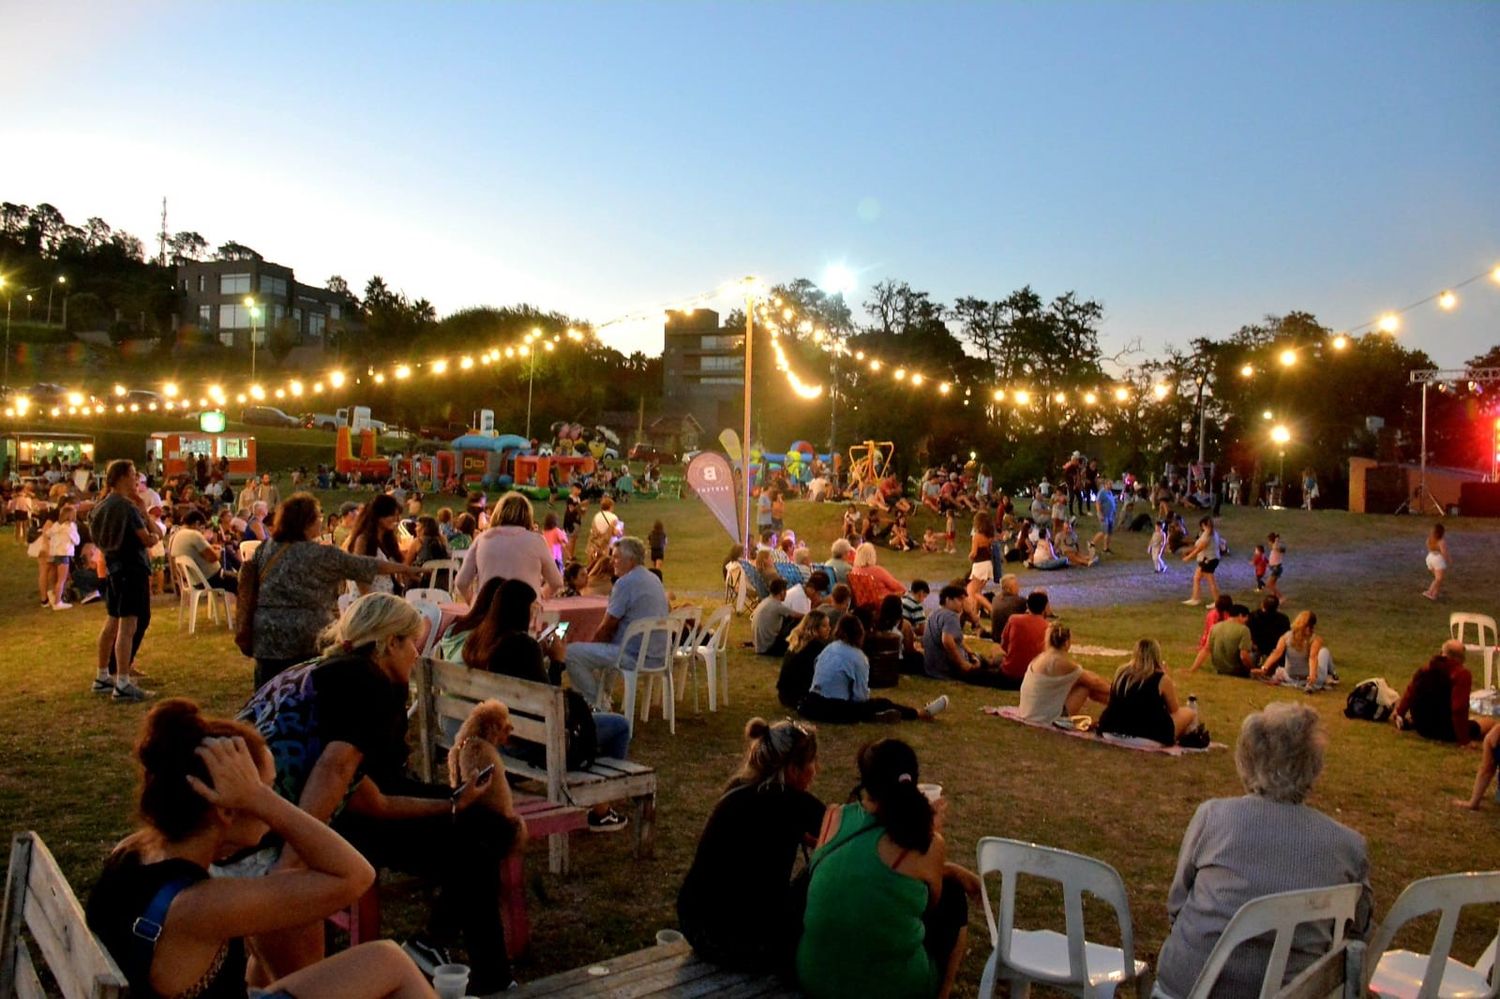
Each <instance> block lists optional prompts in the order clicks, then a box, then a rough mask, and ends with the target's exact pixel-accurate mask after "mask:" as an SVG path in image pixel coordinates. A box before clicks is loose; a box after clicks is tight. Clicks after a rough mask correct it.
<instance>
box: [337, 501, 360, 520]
mask: <svg viewBox="0 0 1500 999" xmlns="http://www.w3.org/2000/svg"><path fill="white" fill-rule="evenodd" d="M358 511H359V504H358V503H348V502H345V503H340V504H339V516H340V517H347V516H349V515H350V514H351V513H357V512H358Z"/></svg>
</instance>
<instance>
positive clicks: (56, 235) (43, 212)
mask: <svg viewBox="0 0 1500 999" xmlns="http://www.w3.org/2000/svg"><path fill="white" fill-rule="evenodd" d="M65 225H67V220H65V219H64V218H63V215H62V212H60V211H58V210H57V209H56V208H54V207H53V206H51V205H49V204H46V203H43V204H40V205H37V206H36V207H35V208H33V209H32V210H31V214H30V215H29V216H28V217H27V219H26V229H27V232H26V244H27V248H28V249H30V250H32V251H33V252H35V253H39V254H41V255H42V256H46V257H55V256H57V248H58V244H59V242H60V241H61V238H62V232H63V227H64V226H65Z"/></svg>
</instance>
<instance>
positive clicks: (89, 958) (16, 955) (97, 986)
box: [0, 832, 127, 999]
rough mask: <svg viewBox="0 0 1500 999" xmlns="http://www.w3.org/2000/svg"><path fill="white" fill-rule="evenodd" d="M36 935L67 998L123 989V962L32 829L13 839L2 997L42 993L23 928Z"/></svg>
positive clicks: (0, 964) (105, 998)
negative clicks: (114, 955)
mask: <svg viewBox="0 0 1500 999" xmlns="http://www.w3.org/2000/svg"><path fill="white" fill-rule="evenodd" d="M23 927H24V928H25V929H26V930H28V931H29V932H30V934H31V938H32V939H33V940H35V941H36V946H37V950H38V951H40V952H41V955H42V960H43V961H44V962H45V963H46V967H47V970H48V971H50V972H51V973H52V977H53V978H54V979H55V980H56V981H57V986H58V988H59V989H60V990H61V991H62V994H63V996H64V997H65V999H85V997H87V999H112V997H117V996H121V995H124V994H125V990H126V988H127V983H126V981H125V976H124V975H123V974H122V973H121V972H120V968H119V965H117V964H115V962H114V959H113V958H111V957H110V956H109V953H108V952H107V951H105V949H104V947H103V946H102V945H101V944H100V943H99V938H98V937H96V936H94V934H93V932H92V931H90V930H89V928H88V924H87V923H86V922H85V921H84V916H83V907H82V906H81V905H79V904H78V899H76V898H75V897H73V889H71V888H69V887H68V882H67V879H66V878H64V877H63V873H62V869H61V868H60V867H58V866H57V861H56V860H55V859H54V858H53V856H52V853H51V851H49V850H48V849H47V847H46V844H44V843H43V842H42V839H41V837H40V836H38V835H37V834H36V833H34V832H22V833H17V834H16V837H15V839H14V840H12V841H11V848H10V868H9V869H8V870H7V872H6V875H5V908H4V910H3V912H0V999H10V997H12V996H22V997H30V996H42V995H46V992H45V991H44V990H43V989H42V983H41V980H40V979H39V978H38V977H37V972H36V965H35V964H34V963H33V961H32V955H31V948H30V947H28V946H27V944H26V941H25V940H24V939H22V937H21V930H22V928H23Z"/></svg>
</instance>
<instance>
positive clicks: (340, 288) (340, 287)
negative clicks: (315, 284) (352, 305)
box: [323, 274, 354, 298]
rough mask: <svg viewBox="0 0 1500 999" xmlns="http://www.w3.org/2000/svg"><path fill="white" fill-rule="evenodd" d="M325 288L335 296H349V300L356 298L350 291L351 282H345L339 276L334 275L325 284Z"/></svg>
mask: <svg viewBox="0 0 1500 999" xmlns="http://www.w3.org/2000/svg"><path fill="white" fill-rule="evenodd" d="M323 287H324V289H326V290H327V291H331V292H333V293H334V294H335V295H347V296H348V297H349V298H353V297H354V295H353V294H352V293H351V292H350V291H349V282H348V281H345V280H344V279H343V278H342V277H340V276H339V275H337V274H335V275H333V276H332V277H330V278H329V279H328V280H327V281H325V282H323Z"/></svg>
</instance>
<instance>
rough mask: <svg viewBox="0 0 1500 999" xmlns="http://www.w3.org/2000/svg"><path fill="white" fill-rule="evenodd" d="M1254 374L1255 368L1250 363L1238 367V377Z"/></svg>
mask: <svg viewBox="0 0 1500 999" xmlns="http://www.w3.org/2000/svg"><path fill="white" fill-rule="evenodd" d="M1254 374H1255V368H1254V367H1253V366H1252V365H1249V364H1247V365H1245V366H1244V367H1243V368H1240V377H1241V378H1249V377H1250V376H1252V375H1254Z"/></svg>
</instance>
